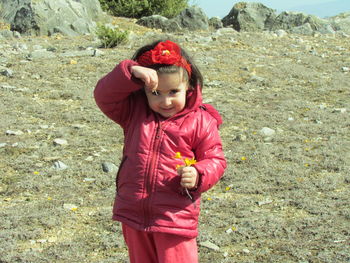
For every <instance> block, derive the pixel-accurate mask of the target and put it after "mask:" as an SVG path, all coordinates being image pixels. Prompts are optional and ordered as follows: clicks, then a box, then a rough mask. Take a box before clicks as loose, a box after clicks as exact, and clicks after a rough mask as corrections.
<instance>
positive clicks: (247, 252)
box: [242, 248, 250, 254]
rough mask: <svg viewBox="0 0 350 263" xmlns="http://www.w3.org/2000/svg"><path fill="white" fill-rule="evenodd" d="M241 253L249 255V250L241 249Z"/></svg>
mask: <svg viewBox="0 0 350 263" xmlns="http://www.w3.org/2000/svg"><path fill="white" fill-rule="evenodd" d="M242 251H243V253H245V254H249V253H250V250H249V249H248V248H244V249H242Z"/></svg>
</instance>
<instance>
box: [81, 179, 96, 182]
mask: <svg viewBox="0 0 350 263" xmlns="http://www.w3.org/2000/svg"><path fill="white" fill-rule="evenodd" d="M95 181H96V179H95V178H84V182H95Z"/></svg>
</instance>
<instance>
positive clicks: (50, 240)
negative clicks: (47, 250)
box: [47, 237, 57, 243]
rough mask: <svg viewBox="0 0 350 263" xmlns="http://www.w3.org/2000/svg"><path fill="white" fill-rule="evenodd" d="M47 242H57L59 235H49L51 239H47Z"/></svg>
mask: <svg viewBox="0 0 350 263" xmlns="http://www.w3.org/2000/svg"><path fill="white" fill-rule="evenodd" d="M47 242H49V243H55V242H57V237H49V239H48V240H47Z"/></svg>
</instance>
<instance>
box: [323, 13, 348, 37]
mask: <svg viewBox="0 0 350 263" xmlns="http://www.w3.org/2000/svg"><path fill="white" fill-rule="evenodd" d="M328 21H329V22H330V23H331V24H332V26H333V27H334V29H335V30H337V31H343V32H344V33H347V34H350V12H346V13H341V14H339V15H337V16H333V17H331V18H329V19H328Z"/></svg>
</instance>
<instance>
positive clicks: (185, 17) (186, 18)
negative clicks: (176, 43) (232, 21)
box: [174, 6, 209, 31]
mask: <svg viewBox="0 0 350 263" xmlns="http://www.w3.org/2000/svg"><path fill="white" fill-rule="evenodd" d="M174 20H175V21H177V22H178V23H179V25H180V27H182V28H184V29H188V30H190V31H194V30H208V29H209V22H208V17H207V15H206V14H205V13H204V11H203V9H201V8H200V7H198V6H192V7H189V8H186V9H185V10H183V11H182V12H181V13H180V14H179V15H178V16H177V17H175V18H174Z"/></svg>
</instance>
